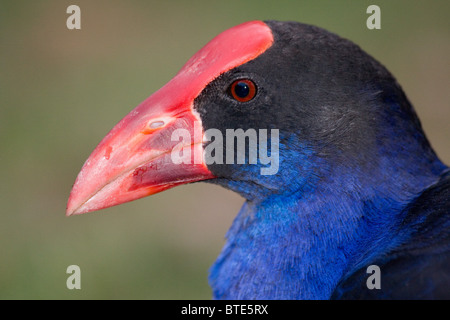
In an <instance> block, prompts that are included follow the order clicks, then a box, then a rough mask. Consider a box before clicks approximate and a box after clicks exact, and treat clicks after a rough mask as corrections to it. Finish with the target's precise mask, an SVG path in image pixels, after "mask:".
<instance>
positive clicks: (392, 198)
mask: <svg viewBox="0 0 450 320" xmlns="http://www.w3.org/2000/svg"><path fill="white" fill-rule="evenodd" d="M286 142H287V144H286ZM293 143H294V144H295V143H296V141H295V139H288V140H285V141H284V142H283V143H282V144H280V154H283V158H282V159H281V161H280V174H278V175H277V176H270V177H266V178H267V179H266V178H265V177H261V176H260V177H259V178H258V180H257V181H256V182H255V181H253V182H251V183H248V182H246V180H248V179H249V177H250V176H256V175H255V174H254V172H250V173H249V176H248V177H245V172H243V171H242V170H241V171H240V173H239V175H240V176H243V178H242V179H241V180H220V179H219V180H218V181H217V182H216V183H219V184H222V185H224V186H226V187H227V188H229V189H232V190H234V191H237V192H238V193H240V194H241V195H243V196H244V197H246V198H247V201H246V203H245V204H244V206H243V207H242V209H241V210H240V212H239V214H238V216H237V217H236V219H235V221H234V222H233V225H232V227H231V228H230V230H229V232H228V234H227V243H226V245H225V247H224V248H223V250H222V252H221V254H220V256H219V257H218V259H217V261H216V262H215V264H214V265H213V266H212V268H211V270H210V272H211V274H210V279H209V280H210V284H211V286H212V288H213V295H214V298H216V299H328V298H330V296H331V294H332V292H333V290H334V289H335V288H336V285H337V284H338V283H339V281H340V280H342V279H343V278H345V277H346V276H349V275H350V274H351V273H352V272H354V271H356V270H357V269H358V268H360V267H363V266H365V265H368V264H370V261H372V260H373V259H375V258H377V257H379V256H380V255H382V254H383V253H386V252H388V251H389V250H390V249H392V248H394V247H395V246H397V245H398V244H400V243H402V242H403V241H405V240H406V239H407V238H408V236H409V233H408V230H407V229H406V228H402V227H401V222H402V217H403V214H404V211H403V209H404V208H405V207H406V205H407V204H408V203H409V202H410V201H411V200H412V199H414V198H415V197H417V196H418V195H419V194H420V192H421V190H423V189H424V188H426V187H427V186H429V185H431V184H432V183H434V182H435V181H436V180H437V179H438V175H439V173H440V172H441V171H442V170H443V169H444V168H445V166H444V165H443V164H442V163H441V162H440V161H439V160H438V159H437V158H436V156H435V155H434V153H430V154H431V156H430V157H429V158H426V157H423V156H417V157H415V158H414V157H413V158H412V159H411V158H409V157H408V158H405V159H403V158H402V157H399V156H398V154H391V153H392V152H390V153H385V152H384V151H380V152H381V153H382V154H381V156H380V155H377V158H376V159H378V160H377V161H373V162H371V161H369V162H367V161H365V162H364V165H360V166H355V165H354V163H355V162H358V161H357V159H351V161H350V160H349V161H344V160H343V159H340V161H336V159H319V158H317V157H312V154H311V153H312V152H311V150H310V149H308V147H307V146H302V147H301V148H300V147H299V145H296V147H294V148H292V144H293ZM293 150H297V151H293ZM298 150H302V151H301V152H298ZM305 150H309V151H308V152H306V151H305ZM409 151H411V150H409ZM415 151H417V150H415ZM289 152H294V153H295V152H296V153H295V154H292V155H291V154H289ZM394 153H395V152H394ZM412 154H413V155H414V154H417V153H416V152H414V153H412ZM286 155H289V156H286ZM373 157H374V158H373V159H375V157H376V156H375V155H373ZM311 159H314V161H313V162H312V161H311ZM394 159H395V160H394ZM403 161H404V162H403ZM313 163H314V164H313ZM242 168H244V167H242ZM245 168H246V170H249V171H252V170H259V169H257V168H256V169H251V166H246V167H245ZM249 168H250V169H249ZM405 168H407V169H406V170H405ZM311 172H314V175H312V174H310V173H311Z"/></svg>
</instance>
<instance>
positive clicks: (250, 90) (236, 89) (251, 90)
mask: <svg viewBox="0 0 450 320" xmlns="http://www.w3.org/2000/svg"><path fill="white" fill-rule="evenodd" d="M230 94H231V96H232V97H233V98H234V99H235V100H237V101H239V102H247V101H250V100H252V99H253V98H254V97H255V95H256V85H255V83H254V82H253V81H251V80H248V79H241V80H236V81H234V82H233V83H232V84H231V87H230Z"/></svg>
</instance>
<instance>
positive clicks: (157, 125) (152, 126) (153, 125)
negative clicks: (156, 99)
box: [148, 120, 164, 129]
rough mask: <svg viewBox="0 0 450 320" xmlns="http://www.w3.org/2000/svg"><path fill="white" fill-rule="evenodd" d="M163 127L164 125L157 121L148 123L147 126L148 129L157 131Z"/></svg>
mask: <svg viewBox="0 0 450 320" xmlns="http://www.w3.org/2000/svg"><path fill="white" fill-rule="evenodd" d="M163 125H164V121H161V120H158V121H153V122H150V124H149V125H148V126H149V128H150V129H158V128H160V127H162V126H163Z"/></svg>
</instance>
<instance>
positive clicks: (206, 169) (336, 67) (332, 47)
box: [67, 21, 432, 215]
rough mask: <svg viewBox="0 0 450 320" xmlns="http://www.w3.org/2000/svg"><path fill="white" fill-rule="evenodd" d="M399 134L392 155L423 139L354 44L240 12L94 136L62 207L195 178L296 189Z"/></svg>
mask: <svg viewBox="0 0 450 320" xmlns="http://www.w3.org/2000/svg"><path fill="white" fill-rule="evenodd" d="M227 135H228V136H227ZM399 137H402V139H403V140H402V141H401V144H400V141H399V142H398V144H399V145H398V148H397V149H396V150H397V151H395V152H397V153H401V154H406V153H407V152H411V151H413V152H419V151H418V150H419V149H420V150H422V149H423V148H424V147H423V146H424V145H425V144H427V142H426V139H425V137H424V135H423V133H422V131H421V129H420V123H419V122H418V120H417V118H416V116H415V113H414V111H413V110H412V108H411V106H410V104H409V103H408V101H407V99H406V97H405V96H404V94H403V91H402V90H401V88H400V87H399V86H398V84H397V83H396V81H395V79H394V78H393V77H392V76H391V75H390V73H389V72H388V71H387V70H386V69H385V68H384V67H382V66H381V65H380V64H379V63H378V62H376V61H375V60H374V59H373V58H371V57H370V56H369V55H367V54H366V53H365V52H363V51H362V50H361V49H360V48H359V47H358V46H356V45H355V44H353V43H351V42H350V41H347V40H345V39H342V38H340V37H338V36H336V35H334V34H332V33H329V32H327V31H325V30H323V29H320V28H317V27H313V26H309V25H304V24H300V23H296V22H276V21H267V22H262V21H251V22H247V23H243V24H241V25H238V26H236V27H233V28H231V29H228V30H226V31H224V32H223V33H221V34H219V35H218V36H217V37H215V38H214V39H212V40H211V41H210V42H209V43H208V44H206V46H204V47H203V48H202V49H201V50H199V51H198V52H197V53H196V54H195V55H194V56H193V57H192V58H191V59H190V60H189V61H188V62H187V63H186V64H185V65H184V67H183V68H182V69H181V70H180V71H179V72H178V73H177V74H176V75H175V77H174V78H173V79H172V80H171V81H169V82H168V83H167V84H166V85H165V86H163V87H162V88H161V89H160V90H158V91H157V92H155V93H154V94H152V95H151V96H150V97H149V98H147V99H146V100H145V101H143V102H142V103H141V104H140V105H139V106H137V107H136V108H135V109H134V110H132V111H131V112H130V113H129V114H128V115H127V116H126V117H125V118H124V119H122V120H121V121H120V122H119V123H118V124H117V125H116V126H115V127H114V128H113V129H112V130H111V131H110V132H109V133H108V134H107V135H106V137H105V138H104V139H103V140H102V141H101V142H100V144H99V145H98V146H97V147H96V148H95V150H94V151H93V152H92V154H91V155H90V157H89V158H88V159H87V161H86V162H85V164H84V166H83V168H82V169H81V172H80V173H79V175H78V177H77V179H76V181H75V184H74V186H73V189H72V192H71V194H70V198H69V202H68V206H67V215H72V214H81V213H85V212H89V211H95V210H99V209H103V208H107V207H110V206H114V205H118V204H121V203H124V202H128V201H131V200H135V199H139V198H142V197H145V196H148V195H151V194H154V193H157V192H161V191H164V190H166V189H169V188H172V187H175V186H178V185H181V184H185V183H191V182H196V181H202V180H207V181H210V182H214V183H218V184H221V185H223V186H225V187H227V188H230V189H232V190H234V191H237V192H239V193H240V194H242V195H243V196H244V197H246V198H247V199H250V200H252V199H255V198H261V197H264V196H269V195H271V194H280V193H284V192H295V191H299V190H300V191H302V190H307V189H308V188H313V187H314V185H315V183H317V181H319V180H321V179H325V178H326V177H327V176H328V177H329V176H330V175H332V173H333V172H334V171H336V170H338V169H337V168H338V167H346V168H352V169H354V170H356V171H363V170H369V171H370V170H374V167H376V166H381V165H383V164H385V163H386V162H383V161H381V160H379V161H378V160H377V161H375V160H374V159H381V158H383V157H381V158H380V155H388V154H389V152H390V151H387V150H388V149H389V148H391V147H392V145H393V143H394V144H395V143H396V142H395V141H396V139H397V140H399ZM227 138H229V139H227ZM239 139H241V140H240V143H241V145H240V144H239ZM255 139H256V140H255ZM255 141H256V143H255ZM252 142H253V143H254V144H253V149H252ZM242 143H243V144H244V147H242ZM241 147H242V148H241ZM255 148H257V150H254V149H255ZM233 151H234V153H233ZM230 153H231V154H232V155H231V156H230ZM240 155H242V156H243V158H244V159H245V161H244V162H242V161H241V162H240V161H239V156H240ZM255 155H256V157H254V158H252V157H253V156H255ZM386 157H387V156H386ZM431 157H432V156H431V155H430V158H431ZM251 159H253V162H252V161H250V160H251ZM386 161H388V160H386ZM418 167H419V166H418ZM264 169H266V170H264ZM412 171H413V172H412V173H411V174H414V170H412Z"/></svg>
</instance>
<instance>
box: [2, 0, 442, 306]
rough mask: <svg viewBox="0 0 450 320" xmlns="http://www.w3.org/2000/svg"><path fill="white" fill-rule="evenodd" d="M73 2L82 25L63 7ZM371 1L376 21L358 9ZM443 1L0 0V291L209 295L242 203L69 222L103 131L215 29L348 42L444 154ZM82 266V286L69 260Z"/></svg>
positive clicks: (123, 210) (199, 188) (182, 204)
mask: <svg viewBox="0 0 450 320" xmlns="http://www.w3.org/2000/svg"><path fill="white" fill-rule="evenodd" d="M70 4H77V5H78V6H80V8H81V27H82V29H81V30H73V31H71V30H68V29H67V28H66V19H67V17H68V16H69V15H68V14H66V8H67V7H68V6H69V5H70ZM370 4H377V5H379V6H380V7H381V25H382V29H381V30H375V31H370V30H368V29H367V28H366V19H367V17H368V15H367V14H366V8H367V6H368V5H370ZM449 10H450V1H448V0H443V1H437V0H433V1H411V0H406V1H400V0H396V1H363V0H361V1H336V0H334V1H320V0H314V1H242V0H241V1H217V2H214V1H110V0H96V1H86V0H83V1H82V0H73V1H64V0H58V1H56V0H37V1H23V0H22V1H13V0H11V1H5V0H0V147H1V149H0V150H1V151H0V152H1V153H0V164H1V165H0V179H1V180H0V208H1V209H0V210H1V215H0V254H1V256H0V259H1V260H0V298H1V299H209V298H210V297H211V291H210V288H209V286H208V283H207V275H208V268H209V267H210V265H211V264H212V263H213V261H214V260H215V258H216V257H217V255H218V254H219V252H220V249H221V247H222V245H223V243H224V235H225V232H226V231H227V229H228V227H229V226H230V224H231V221H232V219H233V218H234V216H235V214H236V213H237V211H238V210H239V208H240V206H241V205H242V202H243V200H242V199H241V198H240V197H239V196H237V195H235V194H233V193H231V192H230V191H227V190H225V189H221V188H219V187H216V186H213V185H209V184H204V183H198V184H193V185H188V186H182V187H178V188H175V189H172V190H169V191H166V192H164V193H162V194H157V195H154V196H152V197H149V198H145V199H141V200H139V201H135V202H132V203H128V204H124V205H121V206H118V207H114V208H110V209H106V210H104V211H103V212H100V213H91V214H86V215H82V216H75V217H70V218H67V217H65V215H64V211H65V206H66V201H67V198H68V195H69V192H70V189H71V186H72V184H73V182H74V180H75V177H76V175H77V174H78V171H79V170H80V168H81V166H82V164H83V162H84V161H85V160H86V158H87V157H88V156H89V154H90V152H91V151H92V150H93V148H94V147H95V146H96V144H97V143H98V142H99V141H100V140H101V138H103V136H104V135H105V134H106V133H107V132H108V131H109V130H110V129H111V128H112V127H113V126H114V125H115V124H116V123H117V122H118V121H119V120H120V119H121V118H122V117H123V116H124V115H125V114H127V113H128V112H129V111H130V110H131V109H132V108H134V107H135V106H136V105H137V104H139V103H140V102H141V101H142V100H144V99H145V98H146V97H147V96H149V95H150V94H151V93H152V92H154V91H156V90H157V89H158V88H160V87H161V86H162V85H164V84H165V83H166V82H167V81H168V80H169V79H170V78H171V77H172V76H173V75H175V73H176V72H177V71H178V70H179V69H180V68H181V66H182V65H183V64H184V62H185V61H187V59H188V58H189V57H190V56H191V55H193V54H194V53H195V52H196V51H197V50H198V49H199V48H200V47H201V46H203V45H204V44H205V43H206V42H208V41H209V40H210V39H211V38H212V37H214V36H215V35H217V34H218V33H220V32H221V31H223V30H225V29H228V28H229V27H231V26H234V25H236V24H239V23H241V22H244V21H248V20H253V19H277V20H296V21H301V22H306V23H311V24H315V25H318V26H321V27H324V28H326V29H329V30H331V31H333V32H335V33H338V34H340V35H341V36H344V37H346V38H349V39H351V40H353V41H354V42H356V43H357V44H359V45H360V46H361V47H362V48H363V49H365V50H366V51H367V52H369V53H370V54H371V55H373V56H374V57H376V58H377V59H378V60H379V61H381V62H382V63H383V64H385V65H386V66H387V67H388V69H390V70H391V71H392V73H393V74H394V75H395V76H396V77H397V79H398V80H399V82H400V83H401V84H402V86H403V88H404V90H405V91H406V94H407V95H408V96H409V98H410V100H411V101H412V102H413V104H414V106H415V108H416V110H417V112H418V114H419V116H420V118H421V120H422V124H423V126H424V129H425V132H426V133H427V135H428V137H429V139H430V141H431V143H432V145H433V146H434V147H435V149H436V151H437V153H438V154H439V155H440V157H441V159H442V160H444V161H445V162H446V163H447V164H449V163H450V145H449V138H450V125H449V123H450V107H449V95H450V93H449V92H450V90H449V83H450V81H449V80H450V64H449V57H450V41H449V39H450V37H449V36H450V28H449V18H448V12H449ZM72 264H76V265H79V266H80V268H81V290H68V289H67V288H66V279H67V277H68V274H66V268H67V267H68V266H69V265H72Z"/></svg>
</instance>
